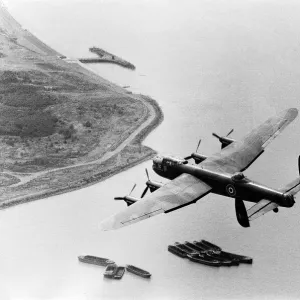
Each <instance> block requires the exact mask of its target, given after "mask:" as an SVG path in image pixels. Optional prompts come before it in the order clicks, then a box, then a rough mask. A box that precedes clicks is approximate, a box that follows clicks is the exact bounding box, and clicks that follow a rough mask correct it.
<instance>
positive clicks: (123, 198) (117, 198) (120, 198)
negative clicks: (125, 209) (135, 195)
mask: <svg viewBox="0 0 300 300" xmlns="http://www.w3.org/2000/svg"><path fill="white" fill-rule="evenodd" d="M135 187H136V183H135V184H134V186H133V188H132V189H131V191H130V193H129V194H128V196H130V194H131V193H132V192H133V190H134V189H135ZM125 197H126V196H125ZM125 197H115V198H114V200H125Z"/></svg>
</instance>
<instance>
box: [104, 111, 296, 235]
mask: <svg viewBox="0 0 300 300" xmlns="http://www.w3.org/2000/svg"><path fill="white" fill-rule="evenodd" d="M297 115H298V110H297V109H296V108H290V109H287V110H285V111H282V112H281V113H280V114H278V115H277V116H274V117H272V118H270V119H268V120H267V121H266V122H265V123H263V124H262V125H260V126H259V127H258V128H256V129H254V130H253V131H251V132H250V133H249V134H248V135H246V136H245V137H244V138H243V139H242V140H241V141H235V140H232V139H227V142H228V143H227V144H226V138H225V143H224V145H223V144H222V150H221V151H220V152H218V153H216V154H214V155H212V156H211V157H206V156H203V155H200V154H197V153H196V154H195V153H193V154H192V156H190V157H187V158H191V157H193V158H194V159H195V161H196V163H198V164H196V165H194V164H189V163H188V161H187V160H186V159H177V158H172V157H160V156H157V157H155V158H154V159H153V170H154V171H155V172H156V173H157V174H158V175H160V176H162V177H164V178H167V179H170V181H169V182H168V183H167V184H165V185H157V186H152V188H153V190H154V191H153V190H151V191H153V193H151V194H149V195H147V196H145V198H143V199H142V200H139V201H135V199H134V198H133V197H132V199H131V200H132V201H131V202H130V201H129V202H127V204H128V205H130V206H129V207H128V208H126V209H125V210H124V211H121V212H119V213H117V214H116V215H114V216H112V217H110V218H108V219H106V220H104V221H103V222H102V223H101V224H100V227H101V228H102V229H103V230H110V229H117V228H120V227H123V226H127V225H130V224H133V223H135V222H138V221H142V220H144V219H148V218H150V217H153V216H155V215H157V214H160V213H169V212H171V211H173V210H176V209H179V208H182V207H184V206H186V205H189V204H192V203H195V202H196V201H198V200H199V199H200V198H202V197H204V196H205V195H207V194H208V193H210V192H211V193H216V194H219V195H223V196H227V197H231V198H235V208H236V216H237V220H238V222H239V223H240V225H242V226H243V227H249V226H250V224H249V221H252V220H254V219H256V218H257V217H259V216H261V215H263V214H265V213H266V212H268V211H271V210H273V211H274V212H278V207H279V206H282V207H292V206H293V205H294V203H295V201H294V195H295V194H296V193H297V192H298V191H299V190H300V178H299V177H298V178H297V179H295V180H294V181H292V182H291V183H289V184H288V185H287V186H285V187H284V188H282V189H280V190H276V189H272V188H269V187H266V186H264V185H262V184H259V183H257V182H255V181H252V180H250V179H249V178H247V177H245V176H244V174H243V173H242V172H243V171H244V170H246V169H247V168H248V167H249V166H250V165H251V164H252V163H253V162H254V161H255V160H256V159H257V158H258V157H259V156H260V155H261V154H262V153H263V152H264V149H265V147H266V146H267V145H268V144H269V143H270V141H272V140H273V139H274V138H275V137H276V136H277V135H278V134H279V133H280V132H281V131H283V129H284V128H285V127H286V126H287V125H289V124H290V123H291V122H292V121H293V120H294V119H295V118H296V117H297ZM218 138H220V137H218ZM221 139H224V137H223V138H220V141H221V142H222V140H221ZM223 142H224V141H223ZM299 165H300V157H299V159H298V168H299V169H300V166H299ZM299 172H300V171H299ZM147 175H148V174H147ZM148 181H149V180H148ZM150 189H151V187H150ZM143 195H144V193H143ZM117 199H122V198H117ZM123 199H124V198H123ZM124 200H125V199H124ZM129 200H130V199H129ZM244 200H245V201H250V202H255V203H256V204H255V205H253V206H252V207H251V208H250V209H248V211H247V210H246V208H245V205H244V202H243V201H244Z"/></svg>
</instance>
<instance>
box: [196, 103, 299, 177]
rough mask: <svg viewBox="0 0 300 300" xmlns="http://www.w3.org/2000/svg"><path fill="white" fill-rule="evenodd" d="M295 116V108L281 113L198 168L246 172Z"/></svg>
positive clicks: (296, 112)
mask: <svg viewBox="0 0 300 300" xmlns="http://www.w3.org/2000/svg"><path fill="white" fill-rule="evenodd" d="M297 115H298V110H297V109H296V108H290V109H287V110H284V111H282V112H281V113H280V114H278V115H276V116H274V117H272V118H270V119H268V120H267V121H266V122H265V123H263V124H262V125H260V126H259V127H257V128H255V129H254V130H252V131H251V132H250V133H249V134H248V135H246V136H245V137H244V138H243V139H242V140H240V141H235V142H233V143H231V144H230V145H228V146H227V147H226V148H224V149H223V150H222V151H220V152H218V153H216V154H214V155H212V156H211V157H209V158H207V159H206V160H205V161H204V162H203V163H201V165H200V166H202V167H203V168H206V169H209V170H212V171H218V172H226V173H231V174H233V173H235V172H239V171H244V170H246V169H247V168H248V167H249V166H250V165H251V164H252V163H253V162H254V161H255V160H256V159H257V158H258V157H259V156H260V155H261V154H262V153H263V152H264V149H265V147H266V146H267V145H268V144H269V143H270V142H271V141H272V140H273V139H275V138H276V137H277V136H278V135H279V134H280V133H281V132H282V131H283V130H284V128H286V127H287V126H288V125H289V124H290V123H291V122H292V121H293V120H294V119H295V118H296V117H297Z"/></svg>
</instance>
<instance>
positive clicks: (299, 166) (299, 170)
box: [298, 155, 300, 176]
mask: <svg viewBox="0 0 300 300" xmlns="http://www.w3.org/2000/svg"><path fill="white" fill-rule="evenodd" d="M298 172H299V176H300V155H299V156H298Z"/></svg>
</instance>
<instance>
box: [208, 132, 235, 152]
mask: <svg viewBox="0 0 300 300" xmlns="http://www.w3.org/2000/svg"><path fill="white" fill-rule="evenodd" d="M232 132H233V129H231V130H230V131H229V132H228V133H227V134H226V135H225V136H219V135H218V134H216V133H214V132H213V133H212V135H213V136H214V137H216V138H217V139H218V140H219V141H220V142H221V144H222V146H221V148H222V149H223V148H225V147H226V146H228V145H229V144H231V143H232V142H233V141H234V140H232V139H230V138H228V136H229V135H230V134H232Z"/></svg>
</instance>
